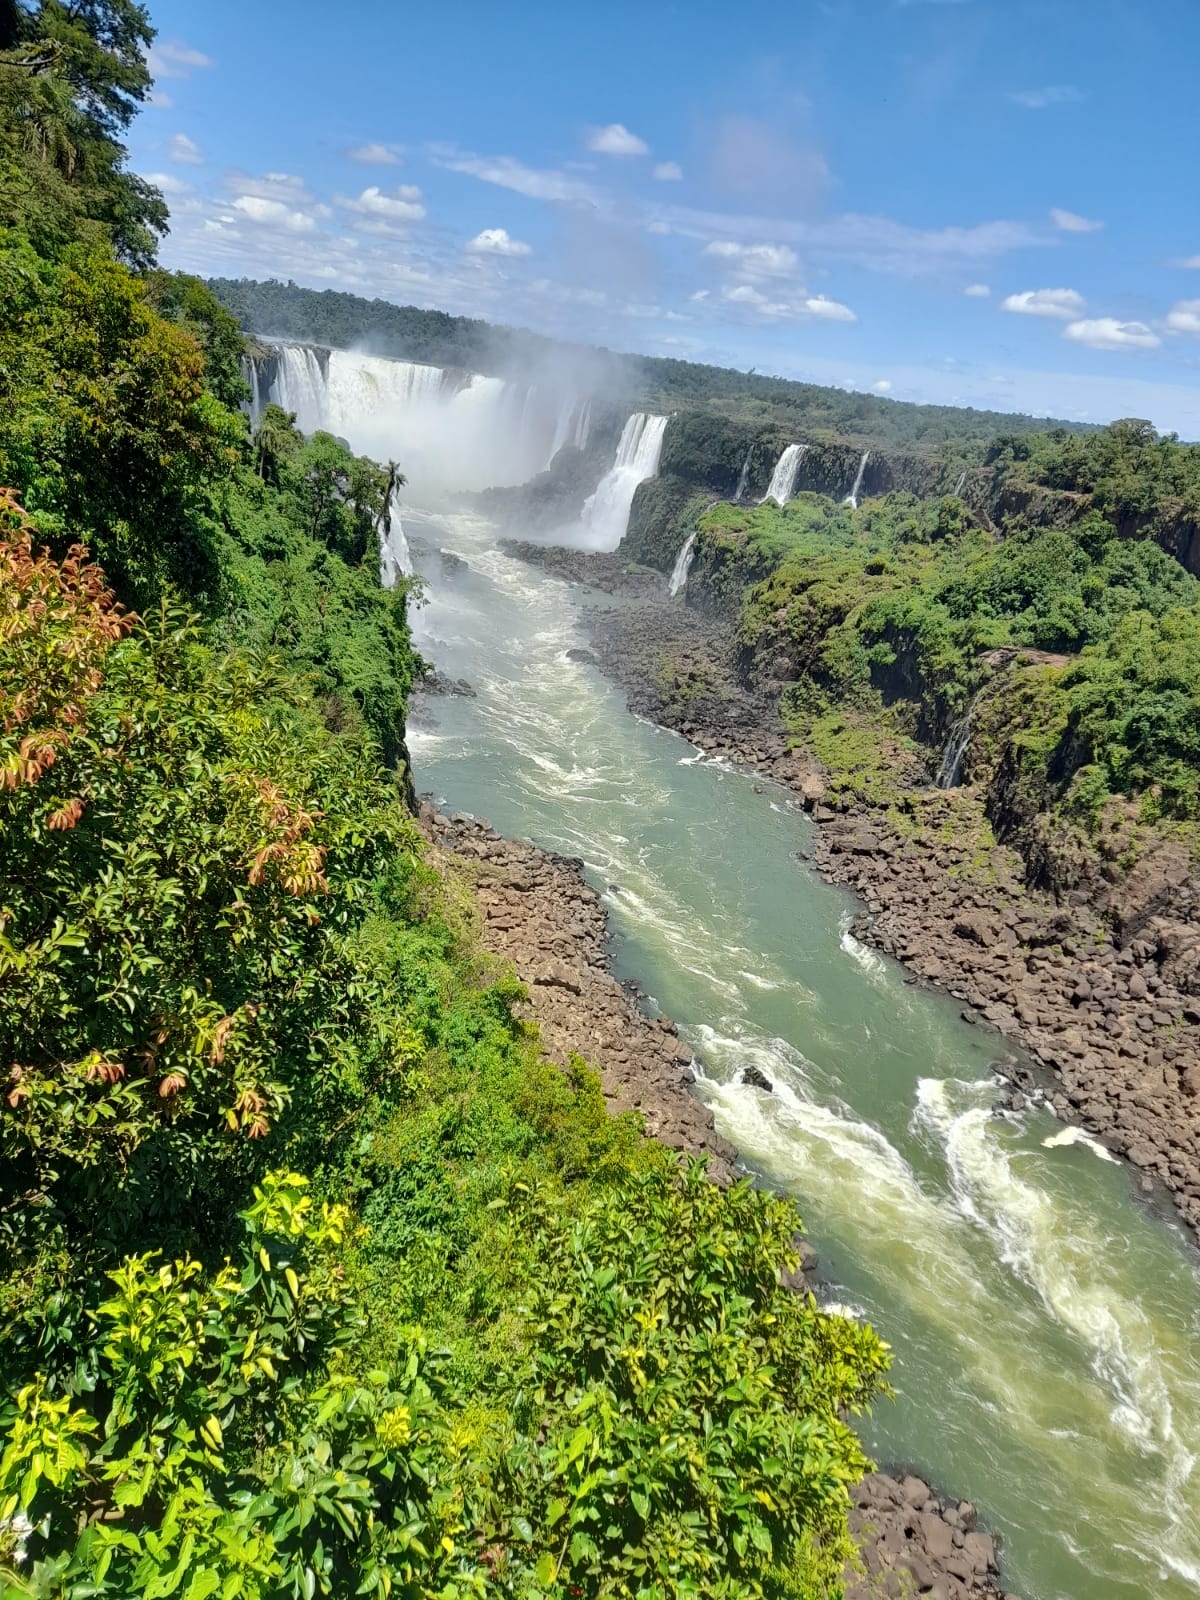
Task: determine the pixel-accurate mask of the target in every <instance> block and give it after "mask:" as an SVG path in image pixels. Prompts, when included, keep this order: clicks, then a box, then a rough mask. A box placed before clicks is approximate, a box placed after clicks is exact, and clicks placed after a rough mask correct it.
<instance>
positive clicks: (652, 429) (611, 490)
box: [574, 411, 667, 550]
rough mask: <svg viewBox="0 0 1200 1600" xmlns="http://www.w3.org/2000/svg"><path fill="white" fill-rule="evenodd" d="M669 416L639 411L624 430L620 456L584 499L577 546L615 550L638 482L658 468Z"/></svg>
mask: <svg viewBox="0 0 1200 1600" xmlns="http://www.w3.org/2000/svg"><path fill="white" fill-rule="evenodd" d="M666 431H667V418H666V417H652V416H648V415H647V414H646V413H645V412H644V411H635V412H634V413H633V415H632V416H631V417H630V418H629V420H628V421H627V422H626V424H625V427H624V428H623V429H622V432H621V442H620V443H619V444H618V446H617V459H616V460H615V461H614V462H613V465H612V467H611V468H610V469H609V471H608V472H607V473H606V474H605V475H604V477H603V478H601V480H600V482H599V483H598V484H597V486H596V490H595V493H594V494H592V495H590V496H589V497H588V499H587V500H585V501H584V503H583V511H582V513H581V514H580V518H579V533H578V535H576V538H575V541H574V542H575V543H576V545H577V548H579V549H583V550H615V549H616V548H617V546H618V545H619V544H620V542H621V540H622V539H623V538H624V537H625V529H626V528H627V527H628V526H629V511H630V507H631V506H632V505H633V497H634V495H635V494H636V493H637V486H638V484H639V483H642V482H643V481H644V480H645V479H646V478H653V477H654V475H655V473H657V471H658V458H659V456H660V455H661V454H662V445H663V435H664V434H665V433H666Z"/></svg>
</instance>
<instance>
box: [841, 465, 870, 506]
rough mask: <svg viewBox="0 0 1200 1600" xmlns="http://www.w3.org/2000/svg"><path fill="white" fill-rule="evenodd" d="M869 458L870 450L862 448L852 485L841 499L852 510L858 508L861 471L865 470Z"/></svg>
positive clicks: (861, 478) (861, 479)
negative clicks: (860, 458)
mask: <svg viewBox="0 0 1200 1600" xmlns="http://www.w3.org/2000/svg"><path fill="white" fill-rule="evenodd" d="M870 459H871V452H870V451H869V450H864V451H863V454H862V460H861V461H860V462H859V463H858V472H857V474H856V476H855V479H854V487H853V489H851V491H850V493H849V494H848V495H847V496H846V498H845V499H844V500H843V501H842V504H843V505H844V506H849V507H850V509H851V510H852V511H857V510H858V492H859V490H860V489H861V488H862V481H863V473H864V472H865V471H866V470H867V462H868V461H870Z"/></svg>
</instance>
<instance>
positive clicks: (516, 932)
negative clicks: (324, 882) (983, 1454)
mask: <svg viewBox="0 0 1200 1600" xmlns="http://www.w3.org/2000/svg"><path fill="white" fill-rule="evenodd" d="M418 824H419V826H420V829H421V832H422V834H423V835H424V837H425V839H426V841H427V842H428V844H429V845H430V847H431V848H432V849H433V851H434V852H435V853H436V855H437V856H439V857H440V858H441V859H442V860H443V862H453V863H454V865H455V867H456V869H457V870H459V871H460V872H462V873H463V875H464V876H465V877H466V878H467V879H468V881H469V882H470V884H471V888H472V892H473V897H474V901H475V906H476V908H477V911H478V915H479V923H480V938H481V943H482V944H483V946H484V947H485V948H486V949H488V950H490V951H492V952H494V953H495V954H496V955H497V956H499V957H501V958H502V959H505V960H508V961H510V962H511V963H512V964H513V966H514V967H515V969H516V971H517V975H518V977H519V978H520V979H521V981H522V983H524V984H525V986H526V989H527V991H528V996H529V998H528V999H527V1000H526V1001H524V1002H522V1003H521V1004H520V1005H519V1006H518V1008H517V1010H518V1014H519V1015H521V1016H523V1017H524V1018H525V1019H526V1020H529V1021H533V1022H536V1024H537V1026H538V1029H539V1033H540V1037H541V1042H542V1046H543V1052H542V1053H543V1055H544V1056H545V1058H546V1059H548V1060H551V1061H554V1062H556V1063H558V1064H560V1065H562V1064H565V1063H566V1062H568V1061H569V1060H570V1057H571V1056H572V1054H579V1055H583V1056H584V1057H585V1059H587V1061H588V1063H589V1065H591V1066H592V1067H593V1068H594V1069H595V1070H596V1071H597V1072H598V1073H599V1076H600V1080H601V1085H602V1088H603V1090H604V1096H605V1101H606V1103H607V1105H608V1108H609V1110H610V1111H611V1112H613V1114H620V1113H621V1112H623V1111H636V1112H638V1113H640V1115H641V1116H642V1118H643V1121H644V1125H645V1129H646V1132H647V1134H649V1135H650V1136H651V1137H653V1138H657V1139H659V1140H660V1141H661V1142H662V1143H664V1144H666V1145H668V1146H669V1147H670V1148H672V1149H674V1150H678V1151H679V1152H680V1153H681V1154H689V1155H705V1156H707V1157H708V1162H709V1172H710V1175H711V1176H712V1178H713V1179H714V1181H715V1182H718V1183H730V1182H732V1181H734V1179H735V1178H736V1177H737V1176H739V1173H738V1171H737V1160H738V1158H737V1152H736V1150H735V1149H734V1147H733V1146H732V1145H731V1144H730V1143H729V1141H728V1140H726V1139H724V1138H723V1137H722V1136H721V1135H720V1134H719V1133H718V1132H717V1130H716V1126H715V1123H714V1120H713V1115H712V1112H711V1111H710V1110H709V1108H708V1107H707V1106H705V1105H704V1104H703V1103H702V1102H701V1101H700V1100H699V1099H698V1098H697V1097H696V1096H695V1095H693V1094H692V1092H691V1084H692V1083H694V1081H695V1077H694V1073H693V1070H692V1062H693V1061H694V1052H693V1051H692V1050H691V1048H690V1047H689V1046H687V1045H686V1044H684V1043H683V1042H682V1040H680V1038H679V1035H678V1032H677V1031H676V1028H675V1024H674V1023H673V1022H672V1021H671V1019H670V1018H669V1017H667V1016H665V1015H660V1016H657V1017H651V1016H650V1015H648V1013H647V1012H646V1011H645V1010H643V1009H642V1007H641V1006H640V1004H639V999H640V998H642V997H641V996H639V995H638V993H637V992H636V991H635V990H634V989H633V988H632V987H631V986H629V985H626V984H622V983H619V982H618V981H617V979H616V978H614V977H613V975H612V973H611V971H610V960H609V927H608V915H607V912H606V911H605V909H604V904H603V901H602V900H601V898H600V895H599V894H598V893H597V892H596V891H595V890H594V889H592V888H591V886H590V885H589V884H588V883H587V882H586V881H585V879H584V876H583V862H582V861H581V860H579V859H578V858H577V857H568V856H562V855H559V854H556V853H555V852H553V851H549V850H543V849H541V848H540V847H539V846H537V845H533V844H530V843H527V842H523V841H519V840H513V839H507V838H505V837H503V836H502V835H500V834H498V833H496V832H495V831H494V830H493V829H492V828H491V827H490V825H489V824H488V823H487V822H485V821H482V820H478V819H474V818H470V817H465V816H455V817H449V816H446V815H444V814H443V813H441V812H439V811H437V810H436V809H435V808H434V807H433V805H432V804H430V803H429V802H428V801H427V800H426V801H423V802H422V803H421V806H420V810H419V814H418ZM797 1245H798V1247H799V1253H800V1255H801V1263H802V1265H801V1269H800V1270H799V1271H798V1272H797V1273H796V1274H795V1275H794V1277H793V1278H792V1280H791V1284H790V1286H791V1287H793V1288H795V1289H796V1290H797V1291H799V1292H805V1291H808V1290H809V1289H810V1287H811V1285H810V1282H809V1279H808V1277H807V1276H806V1271H807V1272H808V1273H811V1272H812V1271H813V1270H814V1268H815V1267H816V1265H817V1261H818V1257H817V1255H816V1253H815V1251H813V1250H812V1248H811V1246H810V1245H808V1243H807V1241H805V1240H801V1239H798V1240H797ZM849 1521H850V1531H851V1534H852V1535H853V1537H854V1538H855V1539H856V1540H857V1541H858V1542H859V1544H860V1549H861V1552H862V1559H863V1566H864V1571H863V1572H862V1573H854V1574H847V1579H846V1600H883V1597H885V1596H890V1595H895V1594H908V1593H912V1594H926V1595H929V1596H931V1597H932V1600H1017V1597H1016V1596H1014V1595H1011V1594H1008V1593H1007V1592H1006V1591H1005V1590H1004V1589H1003V1588H1002V1587H1000V1586H999V1552H998V1547H997V1541H996V1539H995V1538H993V1536H992V1535H990V1534H988V1533H987V1532H986V1531H984V1530H983V1529H981V1528H979V1527H978V1526H977V1512H976V1509H975V1507H974V1506H973V1505H972V1504H971V1503H970V1502H969V1501H965V1500H955V1499H953V1498H952V1497H949V1496H946V1495H944V1494H943V1493H941V1492H940V1491H939V1490H937V1489H936V1488H934V1487H932V1486H931V1484H930V1482H929V1480H928V1479H927V1478H926V1477H924V1476H923V1475H921V1474H919V1473H917V1472H916V1471H909V1470H907V1469H906V1468H905V1467H902V1466H897V1465H895V1464H892V1471H890V1472H888V1471H882V1470H880V1471H876V1472H873V1473H870V1474H869V1475H868V1476H867V1477H866V1478H864V1479H863V1480H862V1482H861V1483H860V1484H858V1485H857V1486H855V1488H854V1489H853V1490H852V1491H851V1494H850V1511H849Z"/></svg>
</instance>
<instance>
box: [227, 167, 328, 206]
mask: <svg viewBox="0 0 1200 1600" xmlns="http://www.w3.org/2000/svg"><path fill="white" fill-rule="evenodd" d="M225 187H226V189H227V190H228V191H229V193H230V194H256V195H258V196H259V197H260V198H261V199H263V200H283V201H285V202H286V203H287V204H288V205H292V206H299V205H305V204H307V203H308V202H309V201H310V200H311V199H312V195H311V194H310V193H309V189H308V185H307V184H306V183H305V181H304V179H303V178H298V177H297V176H296V175H295V173H293V172H264V173H262V174H261V175H258V174H255V173H252V172H239V171H238V170H237V168H234V169H233V170H232V171H230V172H227V173H226V174H225Z"/></svg>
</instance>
